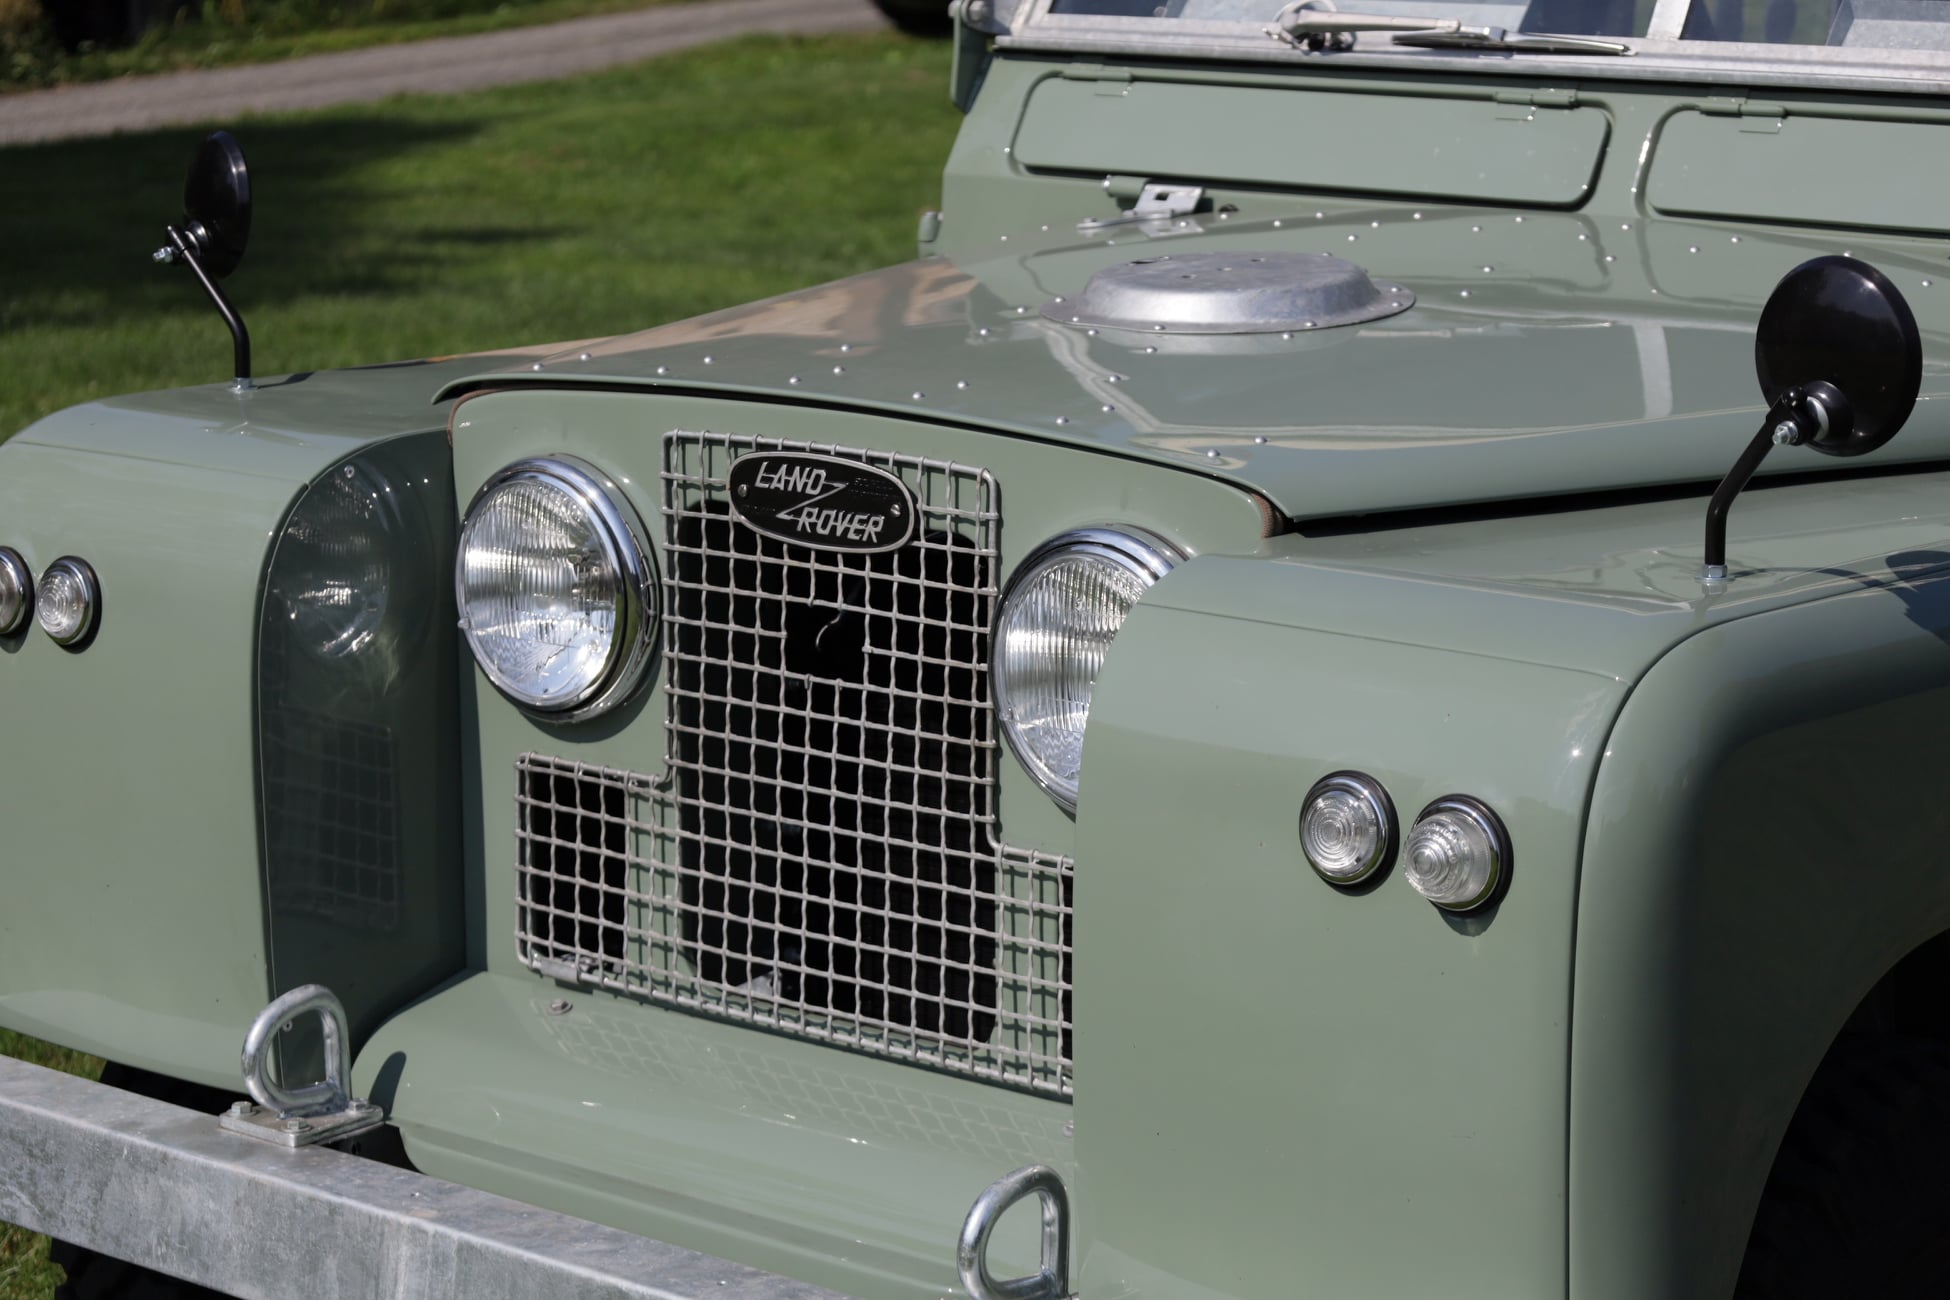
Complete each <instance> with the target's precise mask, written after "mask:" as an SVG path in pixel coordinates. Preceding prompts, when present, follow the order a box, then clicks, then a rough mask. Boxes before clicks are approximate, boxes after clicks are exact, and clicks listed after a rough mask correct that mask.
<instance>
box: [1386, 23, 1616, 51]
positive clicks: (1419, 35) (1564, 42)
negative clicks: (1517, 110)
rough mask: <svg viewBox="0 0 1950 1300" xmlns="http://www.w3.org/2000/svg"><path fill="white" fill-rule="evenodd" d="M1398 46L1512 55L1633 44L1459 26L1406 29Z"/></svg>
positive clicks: (1399, 37) (1582, 37)
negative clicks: (1430, 29)
mask: <svg viewBox="0 0 1950 1300" xmlns="http://www.w3.org/2000/svg"><path fill="white" fill-rule="evenodd" d="M1395 44H1397V45H1413V46H1416V47H1418V48H1420V49H1427V50H1498V51H1506V52H1508V53H1511V54H1630V53H1632V47H1631V46H1629V45H1621V44H1619V43H1618V42H1617V41H1601V40H1598V39H1597V38H1596V37H1592V36H1558V35H1554V34H1552V33H1550V32H1506V31H1504V30H1503V29H1502V28H1501V27H1462V26H1458V27H1457V28H1456V29H1455V30H1453V31H1419V32H1409V33H1406V34H1404V35H1401V36H1397V37H1395Z"/></svg>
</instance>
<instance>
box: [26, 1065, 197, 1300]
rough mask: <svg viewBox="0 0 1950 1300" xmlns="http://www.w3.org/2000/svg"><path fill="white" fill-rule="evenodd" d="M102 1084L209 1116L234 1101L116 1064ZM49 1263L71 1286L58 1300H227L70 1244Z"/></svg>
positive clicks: (50, 1253)
mask: <svg viewBox="0 0 1950 1300" xmlns="http://www.w3.org/2000/svg"><path fill="white" fill-rule="evenodd" d="M102 1082H103V1083H106V1084H109V1085H111V1086H113V1087H117V1088H121V1089H124V1090H126V1091H128V1092H133V1093H138V1094H140V1095H141V1096H144V1097H154V1098H156V1099H157V1100H158V1101H167V1102H170V1103H173V1104H174V1105H177V1106H187V1107H189V1108H190V1109H191V1110H200V1111H203V1112H205V1113H206V1114H211V1115H214V1114H216V1113H218V1112H219V1111H221V1110H222V1109H223V1108H224V1107H225V1106H227V1105H229V1104H230V1102H231V1100H232V1098H231V1097H230V1095H228V1094H226V1093H223V1092H219V1091H218V1090H217V1089H215V1088H205V1087H201V1086H199V1085H197V1084H194V1083H184V1082H182V1081H181V1080H179V1079H170V1078H166V1077H165V1076H163V1075H160V1074H151V1073H150V1072H149V1071H147V1070H138V1069H135V1068H133V1067H131V1066H126V1065H116V1064H115V1063H114V1062H112V1061H111V1062H110V1063H109V1065H108V1067H107V1068H106V1069H104V1070H103V1071H102ZM47 1257H48V1259H49V1260H50V1261H51V1262H53V1263H55V1264H59V1265H60V1266H61V1267H62V1268H63V1269H65V1270H67V1274H68V1280H67V1281H66V1282H64V1283H62V1284H61V1285H60V1286H58V1287H56V1288H54V1300H224V1296H223V1293H222V1292H220V1291H212V1290H210V1289H209V1288H208V1287H201V1286H196V1285H194V1284H192V1283H189V1282H184V1281H181V1280H179V1279H177V1278H173V1277H170V1276H169V1275H168V1274H166V1273H157V1272H155V1271H153V1270H151V1269H146V1268H138V1267H137V1266H136V1265H134V1264H131V1263H128V1262H127V1261H125V1260H120V1259H116V1258H114V1257H113V1256H111V1255H98V1254H96V1253H95V1252H94V1251H92V1250H84V1249H82V1248H81V1247H80V1246H77V1245H75V1244H74V1243H73V1242H69V1241H56V1242H53V1243H51V1244H50V1245H49V1246H48V1250H47Z"/></svg>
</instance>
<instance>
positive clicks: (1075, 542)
mask: <svg viewBox="0 0 1950 1300" xmlns="http://www.w3.org/2000/svg"><path fill="white" fill-rule="evenodd" d="M1181 558H1182V557H1181V555H1180V554H1179V552H1178V551H1177V550H1176V549H1175V548H1173V547H1171V546H1170V545H1169V544H1168V543H1165V542H1163V541H1160V540H1158V539H1156V538H1153V537H1149V536H1141V535H1138V534H1134V533H1130V532H1123V531H1119V530H1115V529H1109V528H1086V529H1081V530H1079V531H1077V532H1073V533H1064V534H1062V535H1061V536H1059V537H1053V538H1051V539H1050V540H1049V541H1047V542H1045V543H1043V545H1042V546H1040V547H1038V548H1037V549H1036V550H1035V551H1034V552H1033V553H1032V554H1031V555H1030V556H1029V558H1028V559H1026V560H1024V561H1023V563H1022V566H1021V567H1020V568H1019V569H1017V570H1016V576H1015V578H1014V579H1013V580H1012V581H1011V582H1010V584H1009V590H1008V592H1007V593H1006V594H1005V595H1004V596H1003V598H1002V611H1001V613H1000V615H998V617H997V618H996V627H995V672H994V678H995V709H996V715H997V716H998V717H999V718H1001V720H1002V734H1003V735H1004V736H1005V737H1006V738H1007V739H1008V742H1009V747H1010V748H1011V749H1013V750H1014V751H1015V753H1016V757H1017V758H1019V759H1020V760H1022V765H1023V766H1024V767H1026V768H1028V769H1029V774H1030V775H1031V776H1033V777H1034V778H1036V781H1037V783H1038V784H1040V785H1041V786H1042V787H1043V788H1044V789H1045V790H1047V791H1049V794H1050V797H1051V798H1053V799H1055V800H1056V801H1057V802H1058V803H1060V804H1062V805H1063V806H1064V807H1065V808H1068V809H1070V810H1072V811H1075V809H1076V806H1077V775H1078V770H1079V769H1080V768H1081V766H1082V763H1083V729H1084V724H1085V723H1087V722H1088V721H1089V719H1090V695H1091V692H1092V691H1093V690H1094V689H1095V687H1096V685H1097V674H1098V673H1099V672H1101V671H1102V670H1103V666H1104V656H1105V655H1106V654H1107V653H1108V652H1109V650H1110V643H1111V640H1112V638H1114V637H1115V636H1116V635H1117V630H1118V629H1119V628H1120V627H1122V626H1123V625H1124V619H1125V616H1126V615H1128V614H1129V613H1130V612H1131V607H1132V606H1133V605H1135V604H1137V601H1138V597H1140V596H1142V595H1143V594H1144V592H1145V589H1146V588H1147V587H1149V586H1150V585H1151V584H1152V583H1154V582H1156V581H1157V580H1158V579H1159V578H1162V577H1164V576H1165V574H1167V573H1169V572H1170V571H1171V568H1172V566H1173V565H1174V564H1176V563H1177V562H1178V561H1179V559H1181Z"/></svg>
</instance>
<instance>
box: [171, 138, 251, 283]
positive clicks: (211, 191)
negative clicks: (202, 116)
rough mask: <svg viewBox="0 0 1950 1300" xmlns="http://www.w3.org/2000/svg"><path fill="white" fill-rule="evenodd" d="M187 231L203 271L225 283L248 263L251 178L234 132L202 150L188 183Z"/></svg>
mask: <svg viewBox="0 0 1950 1300" xmlns="http://www.w3.org/2000/svg"><path fill="white" fill-rule="evenodd" d="M183 233H184V234H185V235H186V236H188V238H189V239H190V240H191V241H192V242H193V243H194V244H195V245H196V256H197V260H198V261H200V262H202V263H203V269H204V270H206V271H208V272H209V273H210V274H211V275H213V276H215V277H216V278H217V279H219V280H221V279H222V278H223V277H224V276H226V275H229V274H230V273H231V272H232V271H234V270H236V269H237V264H238V263H239V262H241V261H243V260H244V245H245V244H247V243H249V242H250V236H251V177H250V168H249V167H247V166H246V165H245V163H244V151H243V149H242V148H240V147H239V146H238V144H237V140H236V137H234V136H232V135H231V134H230V132H228V131H213V132H211V133H210V135H209V137H208V138H207V139H205V140H204V141H203V143H202V144H200V145H198V146H197V147H196V157H195V158H194V159H192V160H191V162H190V174H189V179H187V180H185V181H184V182H183Z"/></svg>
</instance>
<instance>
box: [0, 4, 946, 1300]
mask: <svg viewBox="0 0 1950 1300" xmlns="http://www.w3.org/2000/svg"><path fill="white" fill-rule="evenodd" d="M947 65H948V51H947V48H946V46H945V45H943V44H941V43H938V42H937V43H927V42H920V41H913V40H909V39H906V38H903V37H899V36H894V35H873V36H859V37H831V38H821V39H808V40H778V39H771V38H753V39H749V40H744V41H738V42H733V43H730V44H726V45H721V46H715V47H712V48H709V49H705V50H701V51H695V52H691V53H687V54H681V55H676V56H673V57H671V58H667V59H662V60H658V61H656V62H653V63H649V64H645V65H642V66H640V67H637V68H630V69H623V70H618V71H613V72H608V73H603V74H600V75H597V76H592V77H586V78H581V79H578V80H575V81H568V82H555V83H546V84H541V85H531V86H522V87H516V88H512V89H506V90H496V91H488V92H485V93H481V94H475V95H465V96H455V97H451V98H443V99H400V100H394V101H390V102H388V103H384V104H379V105H370V106H366V107H359V108H344V109H335V110H331V111H328V112H323V113H307V114H302V115H290V116H277V117H265V118H260V119H254V120H248V121H244V122H240V123H235V124H233V125H234V128H235V131H236V134H237V136H238V138H239V139H240V140H241V141H242V143H243V145H244V148H245V151H246V152H247V153H248V155H249V157H250V160H251V181H252V190H253V193H254V195H255V198H256V204H257V210H256V215H255V217H254V226H253V233H252V245H251V249H250V253H249V255H248V256H247V257H246V259H245V261H244V264H243V267H242V268H241V269H240V270H239V271H238V272H237V274H236V275H235V276H233V277H232V278H231V279H230V280H229V281H228V282H227V287H228V289H229V291H230V293H231V296H232V297H233V298H234V299H235V300H236V302H237V304H238V306H239V308H240V309H241V310H242V311H243V312H244V314H245V317H246V319H247V320H248V321H249V323H250V327H251V335H252V339H253V342H254V344H255V346H256V350H257V368H258V372H259V373H260V374H272V373H278V372H283V371H290V370H298V369H322V368H326V367H331V366H345V365H355V364H360V363H366V362H375V361H388V360H397V359H401V358H406V357H417V356H427V355H436V354H444V353H451V352H462V351H470V350H475V349H485V348H491V347H496V346H506V345H514V344H520V343H532V342H543V341H550V340H557V339H574V338H586V337H589V336H592V335H600V334H608V333H615V332H619V331H622V330H629V329H637V328H642V327H645V326H649V325H653V324H656V323H659V322H661V321H666V320H672V319H676V318H679V317H684V316H690V315H695V314H697V313H699V312H703V311H709V310H711V309H713V308H717V307H724V306H729V305H731V304H734V303H739V302H744V301H746V300H748V299H751V298H756V297H760V296H763V295H766V294H772V293H779V292H783V291H785V290H787V289H791V288H794V287H796V286H800V285H805V284H811V283H814V282H817V281H820V280H826V279H832V278H834V277H836V276H841V275H847V274H851V273H853V272H856V271H860V270H865V269H866V268H868V267H871V266H876V265H882V264H885V263H887V262H893V261H898V260H901V259H903V258H906V257H911V256H912V255H913V251H914V227H915V219H916V216H917V214H918V213H919V212H920V211H921V210H922V209H924V208H927V207H931V206H934V202H935V199H936V196H937V195H938V194H939V177H940V170H941V164H942V160H943V159H944V158H945V157H946V156H947V151H948V145H949V143H950V141H951V140H952V138H953V135H954V130H955V127H956V125H957V123H958V122H959V120H960V119H959V117H958V115H957V114H956V113H955V111H954V109H953V108H952V107H950V106H949V104H948V102H947V91H946V87H947V77H948V66H947ZM201 135H202V132H201V131H196V130H172V131H161V132H155V133H151V134H142V135H126V136H116V137H113V138H110V139H104V140H82V141H70V142H66V143H61V144H55V145H46V146H36V147H33V148H25V149H0V175H4V176H5V177H6V184H7V187H8V191H9V196H8V197H9V201H8V202H7V203H6V204H4V205H0V249H5V250H6V251H5V252H4V253H0V375H4V376H6V381H5V383H3V384H0V436H3V435H4V434H6V433H11V432H13V431H15V430H17V429H19V428H20V427H21V426H23V425H25V424H26V423H28V422H29V421H31V420H33V419H35V418H38V417H39V416H41V415H44V414H46V413H48V412H50V411H53V410H57V409H59V408H60V407H63V406H67V405H70V404H72V403H74V402H78V401H83V400H85V399H87V398H90V397H98V396H104V395H108V394H113V393H120V392H128V391H132V390H136V389H144V388H161V387H168V386H171V385H176V384H188V383H201V382H207V381H210V380H213V379H221V378H224V377H226V376H227V375H228V374H229V365H230V342H229V335H228V334H227V333H226V331H225V330H224V328H223V324H222V322H221V321H220V320H219V319H218V317H217V314H216V313H215V312H214V311H213V310H212V309H211V308H210V307H209V305H208V303H207V302H206V301H205V300H204V298H203V295H202V294H201V292H200V291H198V290H197V288H196V286H195V285H194V283H193V282H192V281H191V279H190V277H189V275H188V274H187V273H186V272H184V271H183V270H181V269H180V268H166V267H159V266H156V265H154V264H153V263H151V262H150V260H149V253H150V251H151V250H152V249H153V248H155V246H156V245H157V243H158V242H159V241H160V239H161V232H162V226H163V224H164V223H165V222H168V221H171V220H174V219H175V218H176V216H177V214H178V210H179V204H180V202H181V194H182V173H183V168H184V166H185V164H187V163H188V161H189V157H190V153H191V151H192V149H193V148H194V146H195V144H196V141H197V140H198V139H199V138H201ZM241 1032H242V1030H241V1028H240V1030H239V1033H240V1034H241ZM0 1052H5V1053H7V1054H9V1055H14V1056H24V1057H26V1058H27V1059H30V1060H37V1059H38V1060H42V1061H43V1062H44V1063H54V1064H58V1065H60V1067H61V1068H65V1069H74V1070H77V1071H80V1072H86V1071H88V1070H90V1069H92V1068H99V1065H98V1063H95V1062H91V1061H89V1060H88V1059H87V1058H83V1057H78V1056H75V1055H74V1054H72V1053H65V1052H60V1051H59V1050H58V1049H53V1048H49V1047H48V1046H47V1045H45V1044H39V1043H35V1042H34V1041H33V1040H30V1039H23V1038H19V1037H17V1036H14V1035H10V1034H7V1033H6V1032H5V1031H3V1030H0ZM43 1053H45V1054H46V1055H40V1054H43ZM43 1253H44V1247H43V1245H42V1244H41V1240H40V1239H39V1238H35V1237H30V1236H29V1235H28V1234H26V1233H22V1232H18V1231H15V1230H13V1229H10V1228H5V1227H0V1300H28V1298H29V1297H32V1298H33V1300H43V1298H44V1297H46V1296H47V1295H48V1294H49V1292H50V1291H51V1289H52V1287H53V1285H54V1283H55V1281H56V1274H55V1271H54V1270H53V1269H52V1268H50V1267H49V1266H47V1265H46V1264H45V1263H44V1262H42V1260H41V1256H42V1254H43Z"/></svg>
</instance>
